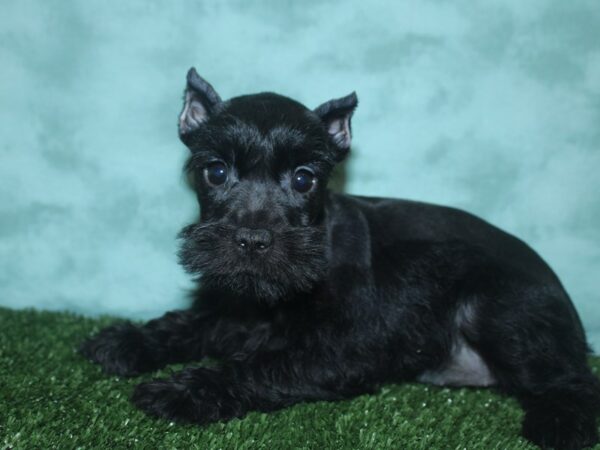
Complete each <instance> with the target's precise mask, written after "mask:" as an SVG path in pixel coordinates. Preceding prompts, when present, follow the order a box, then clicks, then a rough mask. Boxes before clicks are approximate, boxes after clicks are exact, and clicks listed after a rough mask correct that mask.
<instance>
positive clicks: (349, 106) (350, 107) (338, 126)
mask: <svg viewBox="0 0 600 450" xmlns="http://www.w3.org/2000/svg"><path fill="white" fill-rule="evenodd" d="M357 105H358V98H357V97H356V92H352V93H351V94H349V95H347V96H345V97H342V98H337V99H334V100H329V101H328V102H325V103H323V104H322V105H321V106H319V107H318V108H317V109H315V111H314V112H315V113H316V114H317V116H319V117H320V118H321V120H322V121H323V123H324V124H325V128H326V129H327V131H328V133H329V137H330V138H331V141H332V142H333V143H334V144H335V146H336V147H337V148H339V149H340V150H342V152H343V155H345V154H346V153H347V152H348V150H350V143H351V142H352V126H351V124H350V119H352V114H353V113H354V110H355V109H356V106H357Z"/></svg>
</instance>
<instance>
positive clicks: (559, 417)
mask: <svg viewBox="0 0 600 450" xmlns="http://www.w3.org/2000/svg"><path fill="white" fill-rule="evenodd" d="M522 433H523V436H524V437H525V438H527V439H529V440H530V441H531V442H533V443H534V444H537V445H539V446H540V447H541V448H543V449H550V448H552V449H555V450H579V449H582V448H587V447H591V446H593V445H594V444H597V443H598V430H597V428H596V421H595V419H594V416H593V415H591V416H587V415H586V416H584V415H581V414H577V413H574V412H567V411H560V412H553V411H545V412H543V413H542V412H536V413H533V412H528V413H526V414H525V420H524V421H523V430H522Z"/></svg>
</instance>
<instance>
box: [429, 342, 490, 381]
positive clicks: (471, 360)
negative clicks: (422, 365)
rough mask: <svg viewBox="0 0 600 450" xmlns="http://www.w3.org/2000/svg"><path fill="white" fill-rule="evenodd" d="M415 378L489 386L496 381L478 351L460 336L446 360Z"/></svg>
mask: <svg viewBox="0 0 600 450" xmlns="http://www.w3.org/2000/svg"><path fill="white" fill-rule="evenodd" d="M417 380H418V381H420V382H422V383H430V384H435V385H437V386H491V385H493V384H495V383H496V380H495V379H494V376H493V375H492V373H491V371H490V369H489V367H488V366H487V364H486V363H485V361H484V360H483V359H482V358H481V356H479V353H477V352H476V351H475V350H474V349H473V348H472V347H471V346H470V345H469V344H467V343H466V342H465V340H464V339H462V338H461V337H459V338H457V340H456V342H455V344H454V345H453V347H452V351H451V353H450V358H449V359H448V361H446V362H445V363H444V364H443V365H442V366H441V367H440V368H438V369H435V370H426V371H425V372H423V373H422V374H421V375H419V377H418V378H417Z"/></svg>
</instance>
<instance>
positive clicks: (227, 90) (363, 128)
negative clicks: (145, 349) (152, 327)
mask: <svg viewBox="0 0 600 450" xmlns="http://www.w3.org/2000/svg"><path fill="white" fill-rule="evenodd" d="M0 10H1V13H0V152H1V153H0V157H1V160H0V304H1V305H4V306H8V307H13V308H23V307H36V308H40V309H51V310H70V311H75V312H78V313H83V314H88V315H97V314H104V313H109V314H116V315H120V316H125V317H133V318H149V317H151V316H155V315H158V314H161V313H162V312H163V311H165V310H167V309H172V308H177V307H182V306H184V305H186V303H187V300H186V294H187V292H188V291H189V289H190V287H191V283H190V281H189V279H188V277H187V276H186V275H185V274H184V273H183V271H182V270H181V269H180V267H179V266H178V265H177V260H176V256H175V254H176V251H177V241H176V239H175V236H176V234H177V232H178V230H179V229H180V228H181V227H182V226H184V225H185V224H187V223H189V222H190V221H192V220H193V219H194V218H195V216H196V213H197V211H196V204H195V200H194V197H193V196H192V195H191V194H190V193H189V192H188V190H187V188H186V185H185V182H184V179H183V176H182V173H181V166H182V164H183V162H184V160H185V157H186V150H185V148H184V147H183V145H182V144H180V142H179V141H178V138H177V131H176V123H177V115H178V113H179V111H180V106H181V96H182V90H183V87H184V78H185V73H186V71H187V69H188V68H189V67H190V66H192V65H193V66H195V67H196V68H197V69H198V71H199V73H200V74H201V75H202V76H204V77H205V78H206V79H208V80H209V81H210V82H211V83H212V84H213V85H214V86H215V87H216V89H217V90H218V92H219V93H220V94H221V95H222V96H223V97H231V96H236V95H240V94H245V93H253V92H258V91H265V90H272V91H275V92H278V93H282V94H285V95H288V96H291V97H293V98H296V99H298V100H300V101H301V102H303V103H304V104H306V105H307V106H310V107H315V106H317V105H318V104H320V103H321V102H323V101H325V100H328V99H330V98H332V97H338V96H342V95H345V94H347V93H349V92H351V91H352V90H356V91H357V92H358V95H359V99H360V105H359V108H358V110H357V112H356V114H355V116H354V122H353V125H354V127H353V129H354V143H355V146H354V149H353V154H352V156H351V158H350V160H349V161H348V162H347V164H346V167H345V169H346V171H345V183H344V184H345V186H344V189H345V190H346V191H348V192H350V193H361V194H365V195H378V196H396V197H406V198H411V199H420V200H424V201H429V202H435V203H442V204H447V205H452V206H456V207H460V208H464V209H466V210H469V211H471V212H473V213H476V214H478V215H480V216H482V217H484V218H485V219H487V220H489V221H491V222H493V223H495V224H497V225H499V226H501V227H502V228H504V229H506V230H508V231H510V232H512V233H514V234H516V235H518V236H520V237H521V238H523V239H525V240H526V241H527V242H529V243H530V244H531V245H532V246H533V247H534V248H535V249H537V250H538V251H539V252H540V253H541V255H542V256H543V257H545V258H546V259H547V260H548V261H549V262H550V263H551V265H552V266H553V267H554V268H555V270H556V272H557V273H558V275H559V276H560V278H561V279H562V281H563V282H564V284H565V285H566V288H567V289H568V291H569V292H570V293H571V296H572V298H573V300H574V302H575V304H576V306H577V308H578V310H579V312H580V314H581V316H582V318H583V321H584V323H585V326H586V328H587V330H588V333H589V336H590V340H591V341H592V343H594V344H595V346H596V349H600V302H599V300H600V294H599V292H600V245H599V244H600V200H599V198H600V196H599V193H600V3H599V2H598V1H597V0H590V1H582V0H572V1H564V0H555V1H548V0H543V1H542V0H527V1H523V0H503V1H486V2H473V1H470V0H463V1H441V0H438V1H423V0H411V1H406V0H405V1H387V2H383V1H374V0H369V1H363V0H353V1H344V2H334V1H325V0H318V1H283V0H270V1H266V0H263V1H246V0H238V1H162V2H157V1H150V0H128V1H83V0H81V1H69V0H37V1H36V0H21V1H18V2H17V1H8V0H0Z"/></svg>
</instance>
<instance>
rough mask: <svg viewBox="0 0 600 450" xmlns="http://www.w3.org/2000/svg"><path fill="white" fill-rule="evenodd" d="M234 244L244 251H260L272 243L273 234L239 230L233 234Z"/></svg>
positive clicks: (265, 231)
mask: <svg viewBox="0 0 600 450" xmlns="http://www.w3.org/2000/svg"><path fill="white" fill-rule="evenodd" d="M235 242H236V243H237V245H238V246H239V247H240V248H241V249H242V250H244V251H250V250H258V251H262V250H266V249H267V248H269V247H270V246H271V244H272V243H273V233H271V232H270V231H269V230H264V229H259V230H253V229H250V228H239V229H238V230H237V231H236V233H235Z"/></svg>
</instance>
